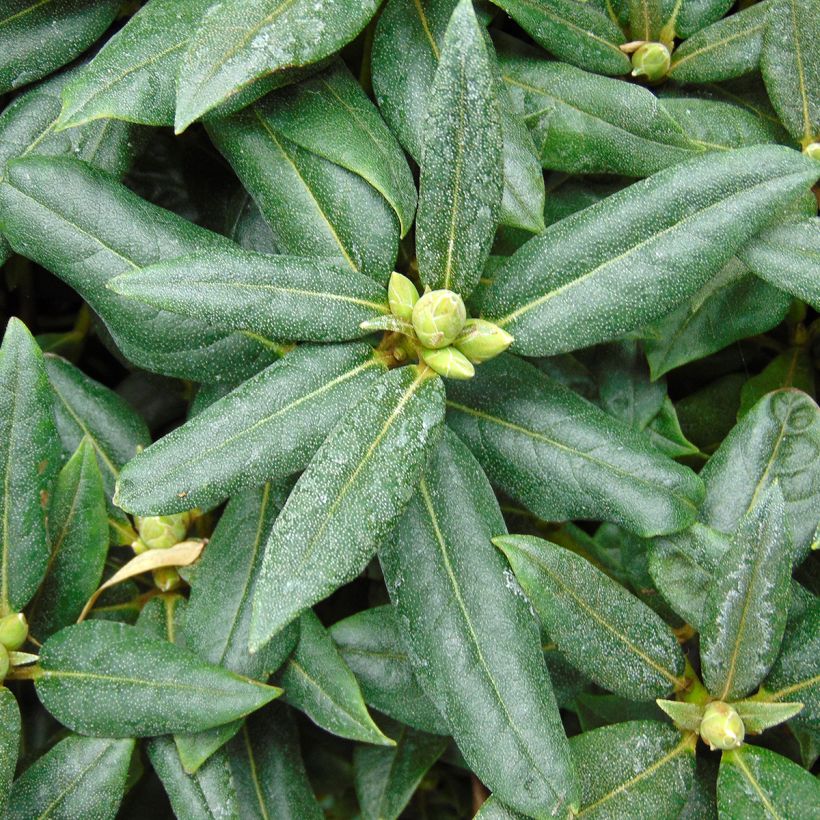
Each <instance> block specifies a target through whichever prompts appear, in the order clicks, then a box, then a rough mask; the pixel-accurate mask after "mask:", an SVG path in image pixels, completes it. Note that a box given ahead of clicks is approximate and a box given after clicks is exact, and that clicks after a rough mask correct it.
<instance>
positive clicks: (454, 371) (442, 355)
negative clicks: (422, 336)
mask: <svg viewBox="0 0 820 820" xmlns="http://www.w3.org/2000/svg"><path fill="white" fill-rule="evenodd" d="M421 358H422V359H423V360H424V362H425V364H426V365H427V366H428V367H430V368H431V369H432V370H435V371H436V373H438V374H439V375H440V376H445V377H446V378H448V379H472V377H473V376H475V368H474V367H473V366H472V364H471V363H470V360H469V359H468V358H467V357H466V356H465V355H464V354H463V353H461V352H460V351H458V350H456V349H455V348H454V347H441V348H439V349H438V350H431V349H430V348H429V347H423V348H422V349H421Z"/></svg>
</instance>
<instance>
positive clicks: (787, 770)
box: [718, 745, 820, 820]
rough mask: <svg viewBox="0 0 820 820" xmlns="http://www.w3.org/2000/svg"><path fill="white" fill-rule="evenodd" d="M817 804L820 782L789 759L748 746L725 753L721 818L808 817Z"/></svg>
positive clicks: (761, 819) (719, 798)
mask: <svg viewBox="0 0 820 820" xmlns="http://www.w3.org/2000/svg"><path fill="white" fill-rule="evenodd" d="M818 805H820V781H818V780H817V778H816V777H815V776H813V775H812V774H811V773H810V772H807V771H806V770H805V769H804V768H802V767H801V766H798V765H797V764H796V763H793V762H792V761H791V760H789V759H788V758H785V757H783V756H781V755H779V754H776V753H775V752H771V751H769V750H768V749H761V748H760V747H758V746H749V745H745V746H742V747H741V748H740V749H735V750H734V751H731V752H728V753H724V754H723V756H722V758H721V761H720V775H719V776H718V810H719V811H720V816H721V817H743V818H744V820H746V818H748V819H749V820H768V819H769V818H772V817H774V818H781V817H782V818H787V817H807V818H808V817H811V816H812V815H813V814H815V813H816V809H817V806H818ZM812 807H814V808H812Z"/></svg>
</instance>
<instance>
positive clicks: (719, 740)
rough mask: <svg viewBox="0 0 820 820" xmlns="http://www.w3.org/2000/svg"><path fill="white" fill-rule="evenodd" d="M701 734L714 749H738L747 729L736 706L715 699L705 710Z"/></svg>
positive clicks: (701, 723)
mask: <svg viewBox="0 0 820 820" xmlns="http://www.w3.org/2000/svg"><path fill="white" fill-rule="evenodd" d="M700 736H701V738H702V739H703V741H704V743H708V744H709V748H710V749H712V751H714V750H715V749H721V750H723V751H728V750H730V749H737V748H738V746H740V745H741V744H742V743H743V738H744V737H745V736H746V729H745V727H744V726H743V720H742V719H741V717H740V715H739V714H738V713H737V711H736V710H735V708H734V707H733V706H731V705H730V704H728V703H723V701H720V700H714V701H712V702H711V703H709V704H708V705H707V706H706V708H705V709H704V710H703V718H702V719H701V721H700Z"/></svg>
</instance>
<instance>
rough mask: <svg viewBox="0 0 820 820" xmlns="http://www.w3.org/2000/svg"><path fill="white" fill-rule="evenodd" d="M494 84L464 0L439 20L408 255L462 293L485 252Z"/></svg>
mask: <svg viewBox="0 0 820 820" xmlns="http://www.w3.org/2000/svg"><path fill="white" fill-rule="evenodd" d="M495 89H496V85H495V78H494V74H493V68H492V63H491V57H490V54H489V51H488V44H487V43H486V42H485V39H484V36H483V32H482V29H481V27H480V26H479V23H478V20H477V19H476V16H475V12H474V11H473V4H472V0H460V2H459V4H458V5H457V6H456V8H455V11H453V16H452V17H451V18H450V22H449V23H448V25H447V30H446V31H445V34H444V41H443V43H442V49H441V58H440V60H439V64H438V68H437V69H436V74H435V78H434V80H433V88H432V92H431V93H432V96H431V101H430V106H429V108H428V110H427V120H426V133H425V137H424V143H423V149H422V157H421V173H420V178H419V207H418V214H417V216H416V253H417V255H418V263H419V276H420V277H421V281H422V282H423V283H424V284H425V285H429V286H430V287H431V288H433V289H437V288H445V289H447V290H452V291H455V292H456V293H460V294H461V295H462V296H463V297H464V298H466V297H467V296H468V295H469V294H470V292H471V291H472V290H473V288H474V287H475V286H476V284H478V279H479V277H480V275H481V270H482V268H483V267H484V263H485V261H486V259H487V256H488V254H489V252H490V246H491V244H492V241H493V235H494V234H495V229H496V224H497V221H498V210H499V207H500V205H501V195H502V179H503V178H502V165H501V144H502V143H501V121H500V118H499V101H498V98H497V96H496V90H495Z"/></svg>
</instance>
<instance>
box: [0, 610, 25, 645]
mask: <svg viewBox="0 0 820 820" xmlns="http://www.w3.org/2000/svg"><path fill="white" fill-rule="evenodd" d="M27 637H28V621H26V616H25V615H23V613H22V612H12V614H11V615H6V617H5V618H0V644H2V645H3V646H4V647H5V648H6V649H8V650H9V652H14V651H15V650H17V649H19V648H20V647H21V646H22V645H23V644H24V643H25V642H26V638H27Z"/></svg>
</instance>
